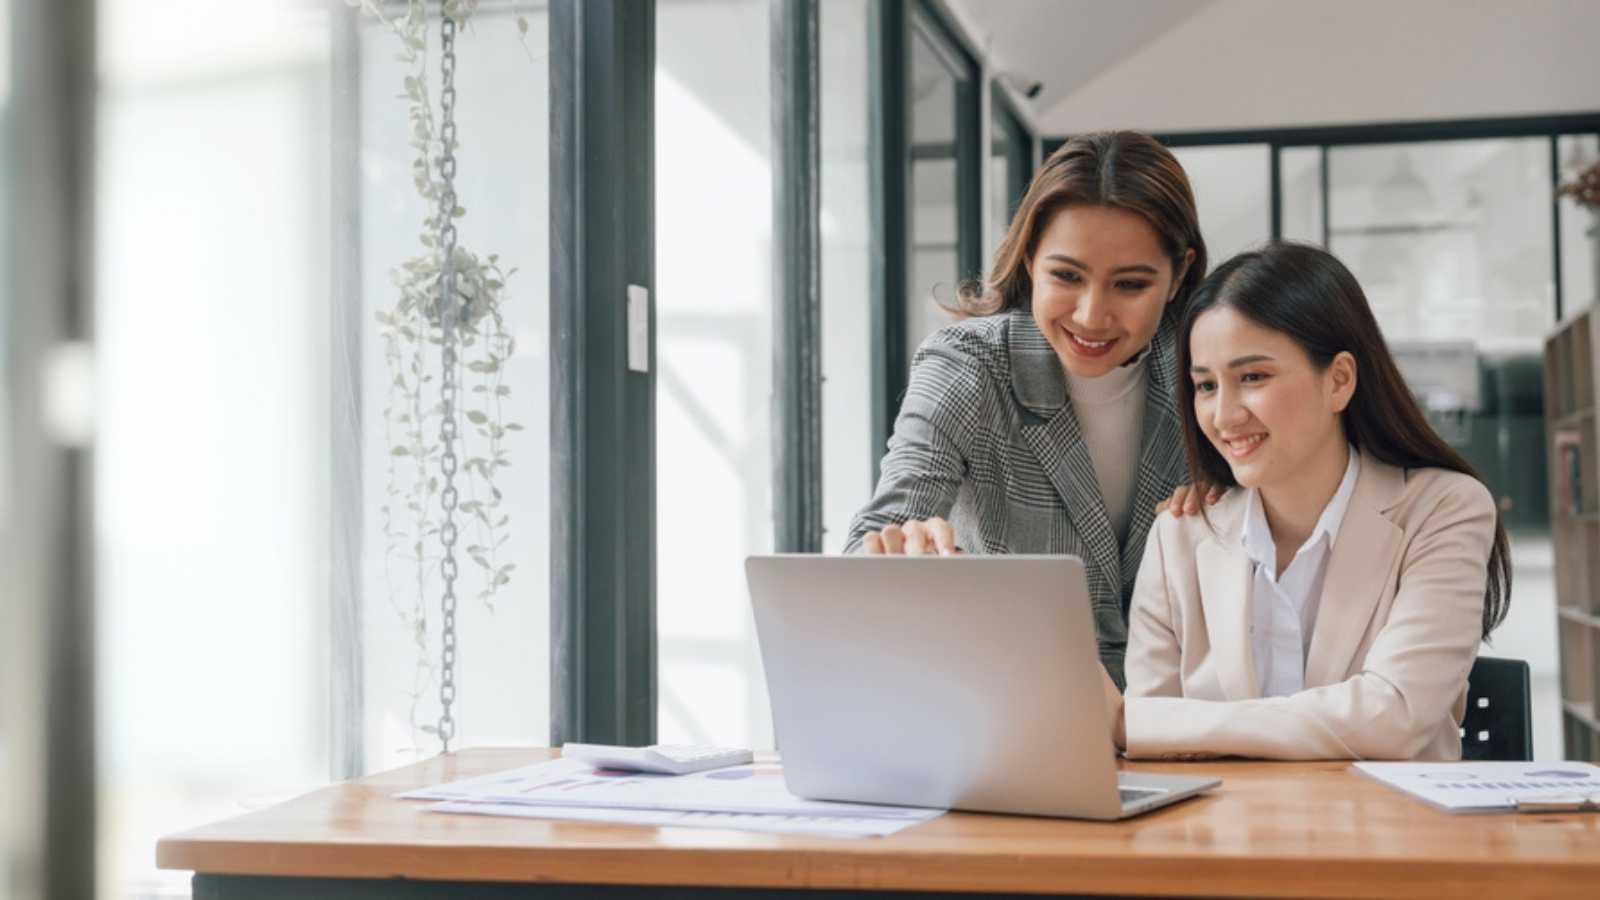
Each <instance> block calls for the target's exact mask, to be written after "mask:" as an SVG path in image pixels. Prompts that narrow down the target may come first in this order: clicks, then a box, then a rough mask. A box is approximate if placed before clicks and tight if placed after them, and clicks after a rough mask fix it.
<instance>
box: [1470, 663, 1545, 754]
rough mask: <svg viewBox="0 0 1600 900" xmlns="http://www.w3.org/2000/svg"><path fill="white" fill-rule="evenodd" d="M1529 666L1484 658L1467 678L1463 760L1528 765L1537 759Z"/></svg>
mask: <svg viewBox="0 0 1600 900" xmlns="http://www.w3.org/2000/svg"><path fill="white" fill-rule="evenodd" d="M1528 683H1529V677H1528V664H1527V663H1525V662H1523V661H1522V660H1520V659H1496V658H1495V657H1492V656H1480V657H1478V661H1477V662H1475V663H1473V664H1472V671H1471V672H1470V673H1468V675H1467V715H1466V717H1465V719H1464V720H1463V721H1462V723H1461V758H1462V759H1463V760H1471V761H1491V760H1494V761H1506V762H1519V761H1520V762H1527V761H1530V760H1532V759H1533V704H1532V702H1531V701H1530V699H1529V686H1528Z"/></svg>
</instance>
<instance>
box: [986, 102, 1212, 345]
mask: <svg viewBox="0 0 1600 900" xmlns="http://www.w3.org/2000/svg"><path fill="white" fill-rule="evenodd" d="M1076 204H1085V205H1090V206H1115V207H1120V208H1122V209H1127V210H1131V211H1133V212H1136V213H1138V214H1139V215H1141V216H1143V217H1144V218H1145V220H1146V221H1148V222H1149V223H1150V225H1151V227H1153V228H1155V230H1156V234H1157V236H1158V237H1160V239H1161V247H1162V249H1163V250H1164V251H1165V252H1166V254H1167V256H1168V258H1170V259H1171V261H1172V271H1173V273H1174V274H1176V273H1177V272H1178V271H1179V269H1181V268H1182V267H1183V258H1184V255H1185V254H1186V253H1188V251H1190V250H1193V251H1194V262H1193V263H1191V264H1190V265H1189V269H1188V271H1187V272H1185V273H1184V276H1183V282H1182V284H1181V285H1180V286H1179V288H1178V292H1177V294H1175V295H1174V296H1173V302H1171V303H1169V304H1167V308H1166V310H1165V311H1164V312H1163V314H1162V317H1163V320H1164V321H1176V320H1177V317H1178V316H1180V315H1181V314H1182V312H1183V309H1184V307H1185V305H1186V304H1187V302H1188V298H1189V295H1190V294H1191V293H1193V291H1194V289H1195V287H1196V286H1198V285H1199V284H1200V279H1201V278H1203V277H1204V276H1205V273H1206V242H1205V239H1204V238H1202V237H1201V236H1200V218H1199V216H1198V215H1197V214H1196V213H1195V208H1194V191H1193V190H1192V189H1191V188H1190V187H1189V176H1188V174H1187V173H1185V172H1184V171H1183V166H1181V165H1179V164H1178V160H1177V158H1176V157H1174V156H1173V155H1172V152H1171V151H1169V150H1168V149H1167V148H1166V147H1164V146H1162V145H1161V142H1159V141H1157V140H1156V139H1155V138H1153V137H1151V136H1150V135H1148V134H1144V133H1142V132H1138V131H1098V132H1094V133H1092V134H1080V135H1078V136H1076V137H1073V138H1070V139H1068V140H1067V142H1066V143H1064V144H1062V145H1061V146H1060V147H1059V148H1058V149H1057V150H1056V152H1054V153H1052V154H1050V158H1049V159H1047V160H1045V161H1044V165H1043V166H1041V167H1039V171H1038V172H1037V173H1036V174H1035V175H1034V176H1033V182H1032V183H1031V184H1029V185H1028V192H1027V193H1026V194H1025V195H1023V198H1022V203H1021V204H1019V205H1018V206H1017V214H1016V215H1015V216H1013V217H1012V219H1011V227H1009V228H1007V229H1006V236H1005V238H1004V239H1003V240H1001V241H1000V246H999V247H998V248H996V250H995V253H994V262H993V264H992V265H991V266H990V267H989V280H988V282H987V284H979V283H976V282H969V283H967V284H965V285H963V286H962V289H961V296H960V298H959V299H960V303H961V310H962V311H963V312H965V313H967V314H968V315H977V316H986V315H991V314H993V313H997V312H1007V311H1010V310H1013V309H1021V310H1026V309H1029V308H1030V307H1031V306H1032V304H1033V276H1032V275H1031V274H1030V273H1029V271H1028V265H1029V263H1031V262H1032V261H1033V255H1034V253H1035V252H1036V251H1037V250H1038V249H1039V236H1040V235H1041V234H1042V233H1043V232H1044V230H1045V228H1046V227H1048V226H1049V224H1050V222H1051V220H1053V219H1054V218H1055V215H1056V213H1057V212H1060V211H1061V210H1063V209H1065V208H1066V207H1068V206H1073V205H1076Z"/></svg>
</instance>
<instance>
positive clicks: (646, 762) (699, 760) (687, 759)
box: [561, 743, 755, 775]
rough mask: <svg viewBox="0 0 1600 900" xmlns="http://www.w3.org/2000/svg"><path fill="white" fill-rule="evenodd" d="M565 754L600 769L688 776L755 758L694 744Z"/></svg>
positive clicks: (593, 748)
mask: <svg viewBox="0 0 1600 900" xmlns="http://www.w3.org/2000/svg"><path fill="white" fill-rule="evenodd" d="M561 755H562V756H563V757H565V758H566V759H576V760H581V761H583V762H585V763H588V764H589V765H591V766H594V767H595V768H597V769H624V770H627V771H629V772H651V773H654V774H657V775H688V774H691V773H693V772H704V771H706V770H707V769H721V768H725V767H727V766H742V765H744V764H745V763H747V762H750V761H751V760H752V759H754V758H755V755H754V754H753V753H751V752H750V751H749V750H742V749H737V748H732V747H709V746H705V747H703V746H695V745H691V744H653V745H651V746H649V747H613V746H610V745H607V744H576V743H568V744H565V745H563V746H562V748H561Z"/></svg>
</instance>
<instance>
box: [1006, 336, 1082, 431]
mask: <svg viewBox="0 0 1600 900" xmlns="http://www.w3.org/2000/svg"><path fill="white" fill-rule="evenodd" d="M1010 316H1011V323H1010V325H1009V327H1008V328H1007V329H1006V341H1007V344H1008V345H1009V346H1008V347H1007V350H1008V351H1009V352H1010V357H1011V393H1012V395H1013V396H1015V397H1016V398H1017V403H1018V404H1019V405H1021V406H1022V407H1023V408H1024V409H1026V410H1028V411H1029V412H1031V413H1033V414H1034V415H1035V416H1038V417H1039V418H1041V419H1051V418H1054V417H1055V414H1056V413H1058V412H1060V411H1061V408H1062V407H1063V406H1066V405H1067V378H1066V375H1065V374H1064V373H1063V372H1062V371H1061V359H1060V358H1059V357H1057V356H1056V350H1055V348H1054V347H1052V346H1050V342H1049V341H1047V340H1045V338H1044V335H1043V334H1040V333H1039V325H1038V323H1036V322H1034V321H1033V314H1032V313H1031V312H1029V311H1027V310H1025V309H1018V310H1012V311H1011V313H1010Z"/></svg>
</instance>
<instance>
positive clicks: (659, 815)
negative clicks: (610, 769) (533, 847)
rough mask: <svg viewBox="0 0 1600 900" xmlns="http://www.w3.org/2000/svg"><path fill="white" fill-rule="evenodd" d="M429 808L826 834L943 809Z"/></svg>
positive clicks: (902, 825) (889, 828)
mask: <svg viewBox="0 0 1600 900" xmlns="http://www.w3.org/2000/svg"><path fill="white" fill-rule="evenodd" d="M428 811H429V812H443V813H458V814H466V815H474V816H511V817H513V818H521V819H560V820H562V821H566V822H606V823H611V824H617V825H655V826H659V827H669V826H670V827H674V828H733V829H737V830H739V831H761V832H766V833H768V834H807V835H819V836H822V837H887V836H889V835H891V834H894V833H895V832H897V831H900V830H902V829H906V828H910V827H911V826H913V825H915V824H917V823H918V822H923V821H927V820H928V819H932V818H935V817H937V816H939V815H940V814H941V813H942V812H943V810H938V809H924V810H919V812H920V813H921V818H916V819H885V818H881V817H876V816H780V815H773V814H771V813H719V812H682V811H673V810H662V809H595V808H592V807H582V806H529V805H527V804H523V803H470V802H462V801H459V800H458V801H454V802H450V803H435V804H433V805H432V806H430V807H428Z"/></svg>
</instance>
